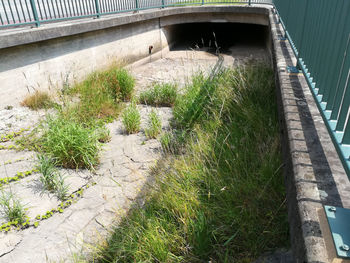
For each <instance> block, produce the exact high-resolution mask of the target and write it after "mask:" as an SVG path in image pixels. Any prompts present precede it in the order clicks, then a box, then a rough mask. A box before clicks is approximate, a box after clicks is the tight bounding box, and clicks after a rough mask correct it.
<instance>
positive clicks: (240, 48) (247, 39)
mask: <svg viewBox="0 0 350 263" xmlns="http://www.w3.org/2000/svg"><path fill="white" fill-rule="evenodd" d="M165 30H166V31H167V35H168V37H169V38H170V39H169V40H170V41H169V42H170V43H171V44H172V45H171V48H170V50H171V51H177V50H205V51H207V52H210V53H216V51H217V50H218V51H219V52H220V53H222V54H226V55H232V56H236V55H239V56H240V55H241V56H250V57H253V58H254V56H258V57H264V59H268V58H269V57H270V56H269V55H270V54H269V53H270V52H269V50H270V47H269V30H268V27H267V26H262V25H253V24H242V23H189V24H179V25H172V26H168V27H165Z"/></svg>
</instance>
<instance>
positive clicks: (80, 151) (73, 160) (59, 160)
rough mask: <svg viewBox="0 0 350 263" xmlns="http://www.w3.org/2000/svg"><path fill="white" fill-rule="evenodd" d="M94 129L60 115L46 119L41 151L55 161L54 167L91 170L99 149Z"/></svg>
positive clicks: (96, 161) (97, 158) (95, 163)
mask: <svg viewBox="0 0 350 263" xmlns="http://www.w3.org/2000/svg"><path fill="white" fill-rule="evenodd" d="M95 128H96V127H86V126H84V124H83V123H79V121H77V120H74V119H67V118H64V117H62V116H61V115H58V116H56V117H51V118H48V120H47V127H46V128H45V129H44V133H43V135H42V138H41V146H42V150H43V151H44V152H45V153H46V154H47V155H48V156H49V157H50V158H52V159H55V163H56V165H60V166H63V167H66V168H90V169H93V167H94V166H96V165H97V164H98V162H99V156H98V153H99V149H100V143H99V141H98V139H99V138H98V136H97V133H96V132H94V130H95Z"/></svg>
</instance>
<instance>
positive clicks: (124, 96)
mask: <svg viewBox="0 0 350 263" xmlns="http://www.w3.org/2000/svg"><path fill="white" fill-rule="evenodd" d="M134 85H135V81H134V79H133V77H132V76H131V75H130V74H129V73H128V71H127V70H125V69H122V68H120V67H117V66H112V67H110V68H109V69H107V70H105V71H98V72H93V73H92V74H90V75H89V76H88V77H87V78H86V80H84V81H83V82H81V83H78V84H76V85H75V86H74V87H72V88H71V91H70V93H71V95H75V94H76V95H78V96H79V98H80V100H79V103H77V104H75V105H73V106H70V107H66V109H65V111H66V114H67V115H75V116H76V118H79V119H80V120H81V121H83V122H89V121H91V119H96V118H98V119H103V120H112V119H114V118H116V117H117V116H118V114H119V112H120V109H121V107H120V103H119V102H120V100H124V101H127V100H130V99H131V96H132V93H133V89H134Z"/></svg>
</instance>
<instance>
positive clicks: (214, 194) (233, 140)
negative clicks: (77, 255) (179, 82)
mask: <svg viewBox="0 0 350 263" xmlns="http://www.w3.org/2000/svg"><path fill="white" fill-rule="evenodd" d="M273 83H274V81H273V72H272V71H271V70H270V69H269V68H267V67H265V66H263V65H255V66H254V65H251V66H247V67H242V68H238V69H230V70H225V71H223V72H222V73H221V74H219V75H218V76H217V77H216V78H215V79H214V80H212V81H207V80H206V79H205V78H204V77H203V76H197V77H195V78H194V81H193V83H192V85H189V86H188V87H187V89H186V92H185V94H184V95H183V96H181V97H179V98H178V100H177V102H176V103H175V108H174V115H175V123H174V126H175V128H176V129H175V131H176V133H182V134H184V133H185V134H186V135H185V136H180V137H178V136H176V135H174V136H173V138H180V140H185V142H186V143H180V144H177V146H178V147H182V150H181V151H178V150H177V152H180V153H182V154H180V155H171V154H170V155H167V156H166V157H165V158H164V159H163V160H162V161H160V162H159V163H158V165H157V167H155V168H154V169H153V173H154V176H155V178H156V182H155V184H154V186H153V187H152V189H151V192H150V193H149V195H148V197H147V199H146V202H145V205H144V206H143V207H135V208H134V209H132V210H131V211H130V213H129V215H128V216H127V217H126V218H124V220H123V221H122V223H121V224H120V225H119V226H117V227H116V228H115V229H114V233H113V234H112V236H111V238H110V239H109V240H108V245H107V246H106V247H104V248H103V249H101V251H100V253H98V255H97V256H98V257H99V261H100V262H209V261H210V262H252V261H253V260H254V259H256V258H257V257H258V256H259V255H260V254H261V253H263V252H265V251H269V250H273V249H275V248H277V247H283V246H286V245H287V243H288V242H287V240H288V225H287V217H286V208H285V193H284V184H283V180H282V176H281V166H282V161H281V152H280V135H279V127H278V120H277V106H276V98H275V93H274V90H275V89H274V84H273Z"/></svg>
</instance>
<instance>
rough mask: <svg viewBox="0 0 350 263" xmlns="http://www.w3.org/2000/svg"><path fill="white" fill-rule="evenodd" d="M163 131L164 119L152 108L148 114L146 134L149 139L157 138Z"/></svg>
mask: <svg viewBox="0 0 350 263" xmlns="http://www.w3.org/2000/svg"><path fill="white" fill-rule="evenodd" d="M161 131H162V121H161V120H160V118H159V116H158V115H157V113H156V112H155V111H154V110H153V109H152V111H151V113H150V114H149V116H148V127H147V128H146V129H145V135H146V137H147V138H148V139H156V138H157V136H158V135H159V134H160V132H161Z"/></svg>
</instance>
